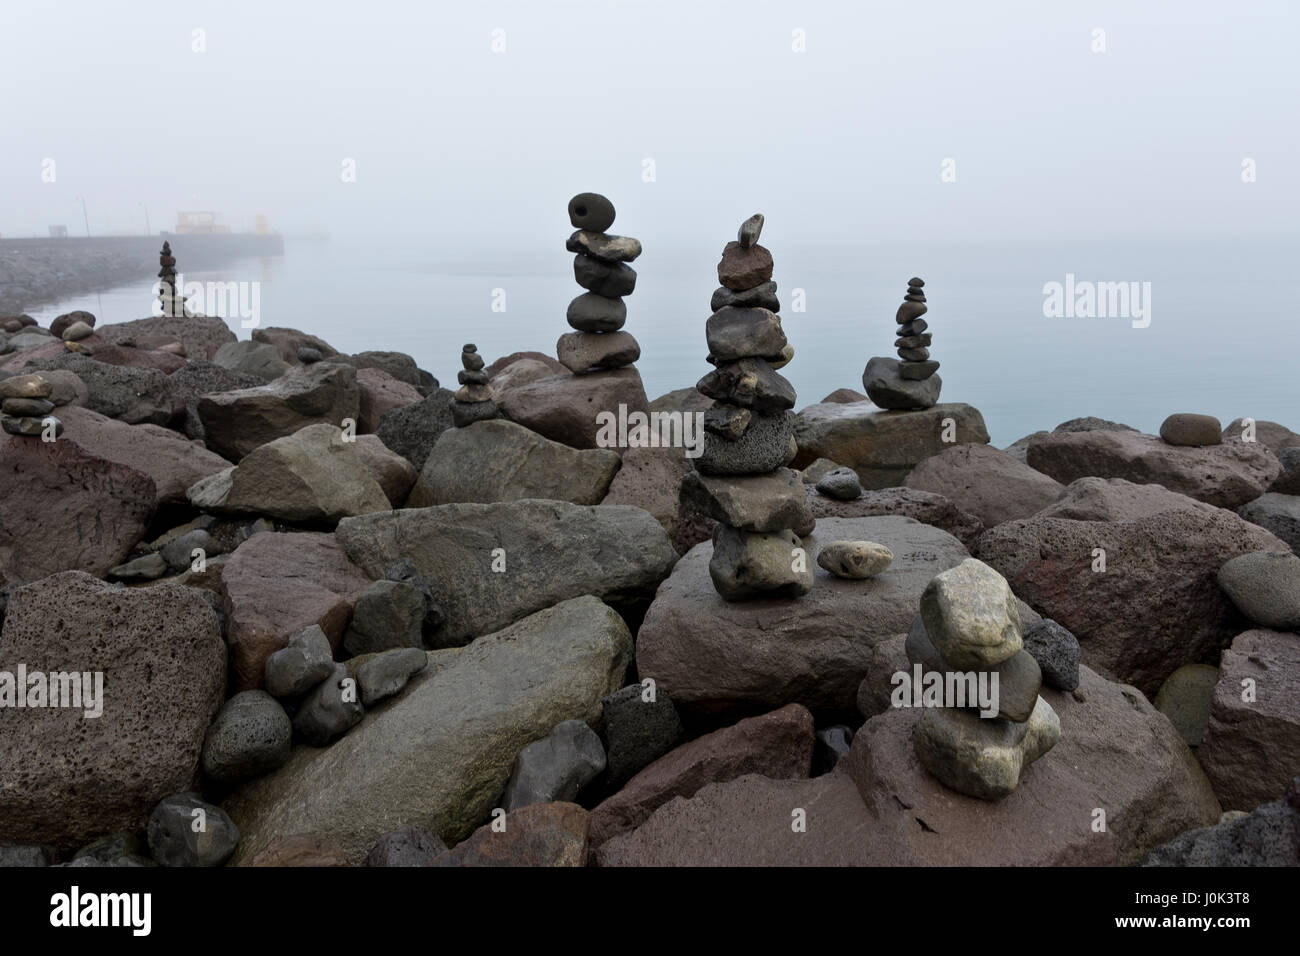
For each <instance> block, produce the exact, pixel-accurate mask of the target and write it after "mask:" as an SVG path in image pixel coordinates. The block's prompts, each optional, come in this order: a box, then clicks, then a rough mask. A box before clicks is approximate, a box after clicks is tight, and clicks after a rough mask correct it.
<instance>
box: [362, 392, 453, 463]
mask: <svg viewBox="0 0 1300 956" xmlns="http://www.w3.org/2000/svg"><path fill="white" fill-rule="evenodd" d="M453 394H454V393H453V392H450V391H448V390H447V389H445V388H435V389H434V390H433V391H432V392H430V393H429V395H428V396H427V397H425V398H424V399H423V400H422V401H419V402H414V403H412V404H410V405H403V406H402V407H401V408H394V409H392V410H391V411H389V412H386V413H385V414H384V415H383V416H382V417H381V418H380V419H379V427H378V428H377V429H376V430H375V434H376V435H378V436H379V438H380V440H381V441H382V442H383V443H384V445H385V446H386V447H388V448H390V449H392V450H393V451H395V452H396V453H397V454H399V455H401V456H402V457H403V458H405V459H406V460H407V461H409V462H410V463H411V465H412V467H414V468H415V470H416V472H417V474H418V473H419V471H420V469H422V468H423V467H424V463H425V462H426V461H428V459H429V453H430V452H431V451H433V446H434V445H436V444H437V443H438V439H439V437H441V435H442V433H443V432H445V431H446V430H447V429H448V428H451V427H452V426H453V422H452V420H451V407H450V404H449V403H450V402H451V398H452V395H453Z"/></svg>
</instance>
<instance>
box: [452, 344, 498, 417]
mask: <svg viewBox="0 0 1300 956" xmlns="http://www.w3.org/2000/svg"><path fill="white" fill-rule="evenodd" d="M460 364H461V365H462V366H463V368H462V369H461V370H460V371H459V372H457V373H456V381H458V382H460V388H458V389H457V390H456V394H455V395H453V396H452V397H451V401H450V402H449V403H448V404H449V405H450V406H451V420H452V423H453V424H454V425H455V426H456V427H457V428H464V427H466V426H467V425H472V424H474V423H475V422H482V421H486V420H487V419H489V418H500V417H501V412H500V410H499V409H498V408H497V403H496V401H495V399H494V398H493V396H492V386H491V385H489V384H488V377H487V372H485V371H483V356H481V355H479V354H478V346H477V345H474V344H473V343H472V342H471V343H470V344H469V345H466V346H465V347H464V348H463V349H461V351H460Z"/></svg>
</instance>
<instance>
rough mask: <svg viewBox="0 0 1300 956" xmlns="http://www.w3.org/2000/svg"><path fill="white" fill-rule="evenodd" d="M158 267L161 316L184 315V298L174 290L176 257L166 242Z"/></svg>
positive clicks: (169, 244) (177, 290)
mask: <svg viewBox="0 0 1300 956" xmlns="http://www.w3.org/2000/svg"><path fill="white" fill-rule="evenodd" d="M158 265H159V269H158V279H159V286H160V288H159V290H158V304H159V305H160V306H161V307H162V314H163V315H169V316H183V315H185V296H183V295H182V294H181V292H180V290H179V289H177V288H176V257H175V256H173V255H172V244H171V243H170V242H168V241H166V240H164V241H163V245H162V252H161V253H159V255H158Z"/></svg>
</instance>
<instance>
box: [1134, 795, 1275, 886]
mask: <svg viewBox="0 0 1300 956" xmlns="http://www.w3.org/2000/svg"><path fill="white" fill-rule="evenodd" d="M1293 801H1294V802H1293ZM1142 866H1178V867H1187V866H1224V867H1227V866H1232V867H1245V866H1300V794H1298V793H1297V791H1296V784H1295V783H1293V784H1292V786H1291V788H1290V789H1289V790H1288V792H1287V795H1286V796H1284V797H1283V798H1282V799H1280V800H1274V801H1273V802H1272V803H1266V804H1264V805H1262V806H1260V807H1258V808H1256V809H1255V810H1254V811H1253V812H1251V813H1248V814H1246V815H1245V816H1237V817H1229V818H1228V819H1225V820H1222V821H1220V822H1219V823H1217V824H1215V825H1214V826H1209V827H1198V828H1197V829H1195V830H1188V831H1187V832H1186V833H1180V834H1179V835H1178V836H1176V837H1174V838H1173V839H1172V840H1170V841H1169V842H1168V843H1164V844H1162V845H1160V846H1158V847H1156V848H1155V849H1154V850H1152V851H1151V852H1150V853H1148V854H1147V855H1146V856H1145V857H1143V858H1142Z"/></svg>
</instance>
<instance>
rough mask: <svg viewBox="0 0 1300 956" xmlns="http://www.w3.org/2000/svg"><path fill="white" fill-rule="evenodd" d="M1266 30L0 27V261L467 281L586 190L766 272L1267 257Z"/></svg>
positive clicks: (1219, 20)
mask: <svg viewBox="0 0 1300 956" xmlns="http://www.w3.org/2000/svg"><path fill="white" fill-rule="evenodd" d="M1288 6H1289V5H1288V4H1287V3H1286V2H1284V0H1278V2H1234V3H1232V4H1226V3H1221V2H1220V3H1209V2H1177V3H1174V2H1170V3H1164V2H1143V3H1134V2H1132V0H1128V2H1115V3H1062V2H1050V3H1048V2H1042V0H1038V2H1032V3H1000V4H976V3H970V2H945V3H917V2H908V3H894V4H888V5H885V4H880V3H848V2H842V3H841V2H835V3H829V2H828V3H810V2H780V3H778V2H771V3H764V2H761V0H747V2H728V3H717V2H709V0H694V2H668V0H653V2H644V3H618V4H609V3H607V4H601V3H597V2H594V0H588V2H572V3H559V2H544V0H535V2H526V3H491V2H487V3H485V2H477V0H474V2H457V3H449V2H444V0H434V2H400V3H399V2H377V0H376V2H364V3H362V2H348V3H320V2H312V3H297V2H294V3H289V2H274V3H273V2H268V0H261V2H245V0H216V2H198V3H196V2H188V0H172V2H170V3H156V2H155V3H139V2H133V3H129V4H116V3H114V4H109V3H102V2H93V3H91V2H87V3H38V2H26V0H12V2H10V0H6V2H5V3H3V5H0V80H2V81H3V82H2V83H0V91H2V92H3V95H2V96H0V198H2V202H0V235H4V236H15V235H30V234H41V235H44V234H45V232H46V227H47V226H48V225H49V224H51V223H64V224H66V225H68V227H69V229H70V231H71V233H72V234H73V235H81V234H83V226H82V215H81V207H80V205H79V204H78V203H77V202H76V201H75V197H76V196H79V195H80V196H84V197H85V199H86V204H87V209H88V213H89V218H90V227H91V230H92V232H93V233H98V234H102V233H104V232H108V231H116V232H122V231H135V232H141V231H143V228H144V209H142V207H141V205H140V204H141V203H142V202H143V203H145V204H146V206H147V209H148V214H149V217H150V219H151V224H152V227H153V231H154V232H157V231H158V230H159V229H164V228H166V229H170V228H172V225H173V223H174V221H175V212H176V210H177V209H182V208H189V209H210V210H216V211H219V212H220V213H222V214H223V216H224V220H225V222H226V223H228V224H229V225H231V226H232V227H234V228H235V229H240V228H242V227H245V226H251V223H252V218H253V216H254V214H256V213H258V212H261V213H265V214H266V216H267V217H268V218H269V220H270V223H271V225H272V226H273V227H276V228H278V229H280V230H281V231H284V232H293V231H296V230H301V229H304V228H306V227H308V226H309V225H311V224H312V223H314V222H319V224H320V225H321V226H323V227H324V228H326V229H327V230H329V232H330V233H331V234H333V235H336V236H342V235H348V236H352V237H365V238H375V239H379V238H381V237H385V236H387V237H393V236H396V237H402V238H406V239H408V240H409V241H411V242H415V243H419V244H420V245H421V246H422V247H425V248H429V249H434V250H439V251H444V252H445V253H446V254H447V255H451V256H461V255H463V256H468V255H472V254H475V253H478V252H487V253H490V252H492V251H493V250H498V251H499V250H504V249H516V248H530V247H533V246H539V247H544V248H546V249H550V248H551V247H553V246H554V245H555V243H556V242H557V238H556V236H557V228H558V229H561V230H563V229H567V223H565V222H564V203H565V202H566V201H567V199H568V197H569V196H570V195H572V194H574V193H576V192H579V191H584V190H595V191H600V192H604V193H606V194H608V195H609V196H610V197H611V198H612V199H613V200H614V202H615V204H616V205H617V207H618V210H619V220H618V222H617V223H616V225H615V227H614V229H613V231H615V232H619V231H620V228H621V229H622V231H624V232H625V233H626V234H632V235H637V236H640V237H642V238H643V239H647V238H648V237H652V236H653V237H656V239H657V242H658V243H659V244H660V247H662V245H663V244H664V243H665V242H667V241H670V240H671V238H672V237H674V236H681V237H683V239H686V238H688V237H689V238H691V239H694V238H699V237H703V240H704V241H705V242H706V243H707V244H708V246H709V248H710V249H712V248H713V247H715V246H716V245H717V239H718V236H719V235H722V236H725V235H726V234H728V233H730V232H734V230H735V226H736V224H738V223H739V222H740V220H742V219H743V218H744V217H745V216H747V215H749V214H750V213H752V212H754V211H757V210H761V211H763V212H764V213H766V214H767V216H768V219H769V222H773V221H778V220H779V221H780V222H781V223H782V234H783V239H782V241H783V243H793V242H806V243H810V244H816V243H829V242H843V243H846V244H848V245H850V246H852V245H854V244H866V243H869V242H872V241H876V242H879V241H885V242H890V241H895V240H897V241H913V240H915V241H934V240H938V239H958V240H980V239H998V238H1034V237H1043V238H1061V237H1076V236H1077V237H1096V238H1107V237H1150V238H1186V237H1197V236H1203V237H1207V238H1208V237H1224V236H1232V237H1251V236H1292V237H1293V236H1294V235H1295V223H1296V221H1297V213H1298V212H1300V186H1298V185H1297V175H1298V172H1300V125H1298V124H1297V122H1296V104H1297V102H1298V101H1300V99H1298V97H1297V93H1298V92H1300V89H1298V88H1300V70H1298V69H1297V67H1296V64H1295V56H1296V53H1295V51H1296V48H1297V41H1298V40H1300V31H1298V30H1297V17H1298V16H1300V15H1298V14H1297V13H1295V12H1291V11H1289V10H1288ZM196 28H197V29H202V30H203V31H204V32H205V41H206V47H207V49H206V52H202V53H198V52H194V50H193V49H192V45H193V43H194V37H193V31H194V30H195V29H196ZM1095 28H1101V29H1103V30H1104V31H1105V43H1106V47H1107V49H1106V52H1104V53H1094V52H1092V50H1091V48H1090V47H1091V45H1092V43H1093V30H1094V29H1095ZM495 29H500V30H503V31H504V39H505V45H506V49H505V52H502V53H494V52H493V51H492V42H493V30H495ZM796 29H801V30H803V31H805V34H806V38H807V39H806V44H807V50H806V52H803V53H796V52H793V51H792V48H791V47H792V37H793V31H794V30H796ZM348 158H351V159H353V160H355V162H356V171H357V181H356V182H355V183H344V182H342V181H341V175H340V173H341V169H342V163H343V161H344V160H345V159H348ZM947 158H951V159H953V160H954V161H955V168H956V175H957V180H956V182H952V183H944V182H941V179H940V172H941V163H942V162H943V161H944V160H945V159H947ZM1244 158H1252V159H1254V160H1255V161H1256V163H1257V174H1258V181H1257V182H1256V183H1254V184H1250V185H1245V184H1243V183H1242V182H1241V163H1242V160H1243V159H1244ZM45 159H53V160H54V161H55V163H56V166H55V169H56V176H57V178H56V181H55V182H54V183H52V184H46V183H42V182H41V179H40V176H41V168H42V167H41V164H42V161H43V160H45ZM646 159H650V160H653V163H654V172H655V181H654V182H645V181H643V168H644V167H643V162H644V160H646ZM557 223H558V224H559V225H558V226H557ZM650 248H652V245H651V243H650V242H649V241H647V250H649V249H650Z"/></svg>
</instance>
